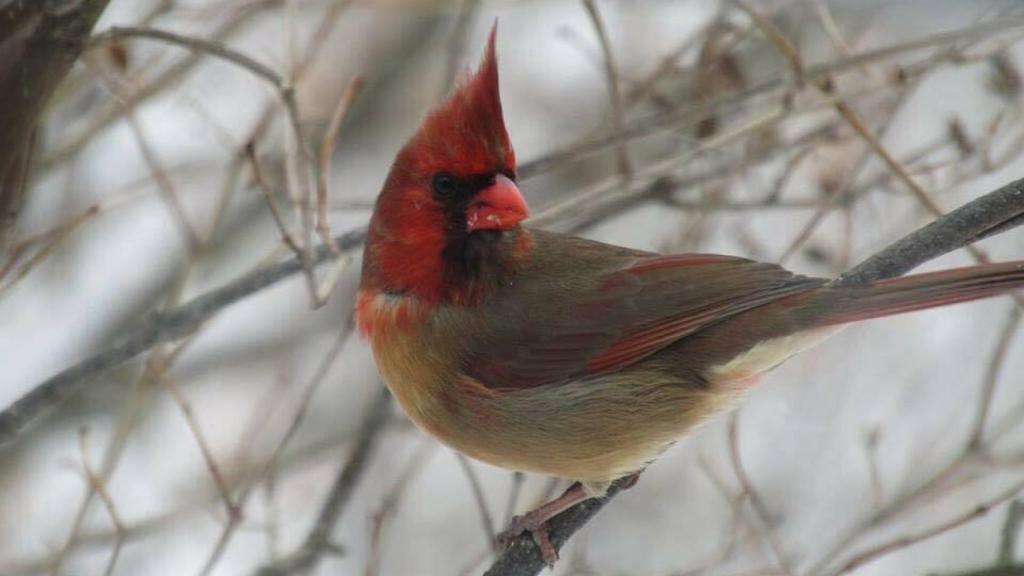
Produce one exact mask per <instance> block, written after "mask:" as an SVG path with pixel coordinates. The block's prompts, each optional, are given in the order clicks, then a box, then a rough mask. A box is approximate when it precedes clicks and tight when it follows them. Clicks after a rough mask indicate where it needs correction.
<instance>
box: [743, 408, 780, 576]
mask: <svg viewBox="0 0 1024 576" xmlns="http://www.w3.org/2000/svg"><path fill="white" fill-rule="evenodd" d="M739 420H740V419H739V412H738V411H734V412H733V413H732V414H731V415H730V416H729V461H730V462H731V463H732V468H733V473H735V474H736V479H737V480H739V482H740V486H741V487H742V488H743V492H744V493H746V495H747V498H748V499H749V500H750V507H751V508H752V509H753V510H754V515H755V517H756V518H757V521H758V524H759V529H760V531H761V532H762V534H763V535H764V537H765V539H766V540H767V541H768V547H769V549H770V550H771V551H772V555H773V556H775V563H776V565H777V566H778V567H779V570H781V571H782V573H783V574H787V575H788V576H792V575H793V569H792V568H791V567H790V566H789V560H788V559H787V558H786V552H785V550H784V549H783V548H782V542H780V541H779V538H778V534H777V533H776V531H775V529H774V527H773V526H772V522H771V520H770V519H769V518H770V514H769V512H768V508H767V506H765V504H764V501H763V500H761V496H760V495H759V494H758V493H757V490H755V489H754V484H753V482H751V481H750V477H749V476H748V475H747V471H746V469H745V468H743V459H742V458H741V457H740V439H739V437H740V433H739Z"/></svg>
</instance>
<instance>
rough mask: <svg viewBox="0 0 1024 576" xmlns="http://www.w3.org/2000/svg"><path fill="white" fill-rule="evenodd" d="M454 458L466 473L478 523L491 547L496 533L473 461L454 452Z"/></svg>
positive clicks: (496, 540) (495, 541) (495, 539)
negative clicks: (478, 514) (477, 514)
mask: <svg viewBox="0 0 1024 576" xmlns="http://www.w3.org/2000/svg"><path fill="white" fill-rule="evenodd" d="M455 459H456V460H457V461H458V462H459V465H460V466H461V467H462V471H463V472H465V474H466V480H467V481H468V482H469V488H470V490H471V491H472V492H473V499H474V500H475V501H476V507H477V510H478V511H479V512H480V524H481V525H482V526H483V530H484V536H486V537H487V544H488V545H489V546H491V548H492V549H493V548H494V546H495V545H496V544H497V542H498V539H497V534H496V533H495V532H494V520H493V519H492V518H491V509H490V507H489V506H487V499H486V498H485V497H484V488H483V486H482V485H481V484H480V478H479V477H477V475H476V471H475V470H473V463H472V462H470V461H469V458H466V457H465V456H463V455H462V454H460V453H458V452H456V453H455Z"/></svg>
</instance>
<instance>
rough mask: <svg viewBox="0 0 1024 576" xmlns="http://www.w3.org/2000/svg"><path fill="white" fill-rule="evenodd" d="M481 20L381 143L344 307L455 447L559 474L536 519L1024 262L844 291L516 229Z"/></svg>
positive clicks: (516, 206) (973, 294)
mask: <svg viewBox="0 0 1024 576" xmlns="http://www.w3.org/2000/svg"><path fill="white" fill-rule="evenodd" d="M496 33H497V24H496V23H495V26H494V28H492V30H491V34H490V37H489V39H488V42H487V46H486V49H485V53H484V56H483V60H482V62H481V64H480V65H479V67H478V68H477V70H476V71H475V73H467V75H466V76H465V77H464V78H462V80H461V81H460V82H459V83H458V84H457V85H456V86H455V87H454V88H453V90H452V91H451V93H450V94H449V95H448V97H447V98H446V99H445V100H444V101H443V102H442V103H441V104H440V105H439V106H437V107H436V108H435V109H434V110H432V111H431V112H429V113H428V114H427V115H426V117H425V119H424V120H423V122H422V124H421V125H420V127H419V129H418V130H417V131H416V132H415V133H414V134H413V135H412V137H411V138H410V139H409V140H408V141H407V142H406V143H405V145H404V146H403V147H402V148H401V150H400V151H399V152H398V154H397V156H396V157H395V160H394V162H393V164H392V165H391V168H390V171H389V173H388V175H387V177H386V179H385V182H384V184H383V187H382V189H381V192H380V194H379V195H378V197H377V200H376V203H375V205H374V210H373V214H372V216H371V219H370V224H369V228H368V236H367V241H366V244H365V247H364V252H363V261H362V277H361V280H360V285H359V289H358V293H357V297H356V304H355V314H356V323H357V326H358V329H359V332H360V333H361V334H362V335H363V336H364V337H365V339H367V340H368V341H369V344H370V347H371V348H372V351H373V356H374V360H375V362H376V365H377V367H378V370H379V372H380V375H381V377H382V380H383V382H384V383H385V384H386V385H387V387H388V388H389V389H390V391H391V393H392V395H393V397H394V398H395V399H396V400H397V402H398V404H399V405H400V406H401V408H402V409H403V410H404V412H405V413H406V414H407V415H408V417H409V418H410V419H411V420H412V421H413V422H414V423H415V424H416V425H418V426H419V427H420V428H421V429H422V430H424V431H425V432H426V433H428V434H430V435H432V436H433V437H435V438H437V439H438V440H440V441H441V442H442V443H444V444H446V445H448V446H449V447H451V448H453V449H454V450H457V451H458V452H461V453H463V454H465V455H467V456H469V457H472V458H475V459H478V460H481V461H484V462H487V463H490V464H493V465H495V466H499V467H503V468H508V469H512V470H517V471H526V472H535V473H541V474H546V475H551V476H555V477H560V478H565V479H569V480H573V481H575V482H574V484H573V485H572V487H570V488H569V489H568V490H567V491H566V492H565V494H563V495H562V496H560V497H559V498H556V499H555V500H553V501H551V502H549V503H547V504H544V505H542V506H541V507H539V508H537V509H536V510H533V511H530V512H528V513H526V514H523V515H521V516H517V517H516V519H515V520H514V521H513V523H512V526H510V528H509V530H508V531H507V532H506V535H515V534H518V533H522V532H523V531H529V532H531V533H533V536H534V539H535V541H536V542H537V544H538V545H539V546H540V548H541V551H542V554H543V555H544V558H545V560H547V561H548V562H549V563H551V562H553V561H554V558H556V557H557V556H556V553H555V550H554V548H553V546H551V543H550V540H549V539H548V538H547V533H546V531H545V525H546V522H547V520H549V519H550V518H552V517H553V516H555V515H557V514H558V513H559V512H561V511H563V510H565V509H567V508H569V507H571V506H572V505H574V504H576V503H578V502H580V501H582V500H585V499H587V498H590V497H597V496H601V495H603V494H604V493H605V491H606V490H607V489H608V487H609V486H610V485H611V483H612V482H614V481H616V480H618V479H628V483H631V482H635V479H636V477H637V475H638V474H639V473H640V472H641V471H642V470H644V468H645V467H646V466H647V465H648V464H650V463H651V462H652V461H653V460H655V459H656V458H657V457H658V456H659V454H661V453H662V452H663V451H664V450H665V449H666V448H668V447H669V446H671V445H672V444H673V443H674V442H676V441H677V440H678V439H679V438H681V437H683V436H685V435H686V434H687V433H688V432H690V431H691V430H692V429H693V428H694V427H695V426H697V425H699V424H701V423H702V422H705V421H707V420H708V419H709V418H711V417H712V416H714V415H715V414H718V413H721V412H723V411H725V410H728V409H729V408H731V407H733V406H734V405H735V404H736V403H737V402H738V400H739V399H741V398H742V397H743V394H744V393H745V392H746V391H747V390H749V389H750V388H751V387H752V386H753V385H754V384H756V383H757V381H758V380H759V379H760V378H761V377H762V376H763V375H764V374H765V373H767V372H769V371H770V370H772V369H773V368H775V367H776V366H778V365H779V364H781V363H783V362H784V361H786V360H787V359H788V358H790V357H791V356H793V355H794V354H797V353H799V352H802V351H804V350H806V349H808V348H811V347H812V346H814V345H815V344H817V343H819V342H821V341H823V340H824V339H826V338H828V337H829V336H831V335H832V334H834V333H835V332H836V331H837V330H839V329H840V328H841V327H842V326H843V325H845V324H848V323H851V322H857V321H861V320H867V319H871V318H878V317H882V316H889V315H893V314H899V313H903V312H910V311H914V310H921V309H925V308H932V307H936V306H944V305H947V304H954V303H958V302H965V301H969V300H975V299H979V298H986V297H991V296H996V295H1000V294H1004V293H1007V292H1010V291H1012V290H1015V289H1018V288H1020V287H1022V286H1024V261H1015V262H1006V263H998V264H983V265H977V266H971V267H965V268H958V269H950V270H943V271H940V272H931V273H923V274H915V275H910V276H904V277H899V278H894V279H887V280H882V281H877V282H872V283H867V284H860V285H852V284H851V285H843V284H837V283H830V281H829V280H828V279H825V278H814V277H808V276H803V275H799V274H795V273H792V272H790V271H788V270H786V269H784V268H782V267H780V266H778V265H776V264H772V263H765V262H757V261H754V260H749V259H745V258H741V257H737V256H727V255H719V254H657V253H652V252H646V251H641V250H634V249H630V248H625V247H620V246H614V245H610V244H605V243H600V242H597V241H593V240H588V239H583V238H579V237H574V236H570V235H566V234H560V233H556V232H550V231H545V230H540V229H532V228H530V227H528V226H527V225H524V221H525V220H526V219H527V217H528V215H529V210H528V207H527V204H526V201H525V199H524V197H523V195H522V193H521V192H520V190H519V187H518V185H517V183H516V156H515V152H514V150H513V147H512V145H511V141H510V138H509V135H508V132H507V130H506V127H505V122H504V118H503V114H502V105H501V98H500V94H499V82H498V65H497V60H496V54H495V38H496Z"/></svg>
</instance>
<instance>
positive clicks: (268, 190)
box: [245, 142, 337, 259]
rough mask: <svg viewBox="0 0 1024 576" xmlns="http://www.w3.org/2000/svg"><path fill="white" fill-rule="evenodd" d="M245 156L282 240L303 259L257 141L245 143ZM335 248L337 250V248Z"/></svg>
mask: <svg viewBox="0 0 1024 576" xmlns="http://www.w3.org/2000/svg"><path fill="white" fill-rule="evenodd" d="M245 156H246V158H247V159H248V160H249V165H250V166H251V167H252V177H253V179H254V180H256V185H257V186H258V187H259V189H260V190H261V191H262V192H263V200H264V201H266V203H267V208H269V209H270V215H271V217H273V219H274V224H275V225H276V226H277V230H278V232H280V233H281V241H283V242H284V244H285V246H287V247H288V249H289V250H291V251H292V253H293V254H295V256H296V257H297V258H300V259H301V258H302V257H303V255H302V248H301V247H299V245H298V244H297V243H296V242H295V238H294V237H293V236H292V234H291V232H289V231H288V225H287V224H285V222H284V216H282V215H281V208H280V207H279V206H278V205H277V200H275V199H274V190H273V188H272V187H271V186H270V182H268V181H267V178H266V176H265V175H264V174H263V168H261V167H260V161H259V158H257V156H256V145H255V143H253V142H249V143H248V144H246V145H245ZM334 250H335V252H337V249H336V248H335V249H334Z"/></svg>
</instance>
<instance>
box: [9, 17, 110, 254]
mask: <svg viewBox="0 0 1024 576" xmlns="http://www.w3.org/2000/svg"><path fill="white" fill-rule="evenodd" d="M109 1H110V0H71V1H67V2H41V1H39V0H11V1H9V2H6V3H3V4H2V5H0V135H2V137H3V142H4V146H3V147H2V148H0V251H2V250H4V249H6V248H7V245H8V243H9V242H10V239H11V237H12V231H13V228H14V223H15V221H16V220H17V217H18V213H19V212H20V211H21V206H22V204H23V203H24V200H25V190H26V187H27V186H26V184H27V181H28V170H29V164H30V161H31V157H32V151H33V150H32V149H33V147H34V143H35V130H36V125H37V123H38V120H39V116H40V114H41V113H42V111H43V109H44V108H45V107H46V103H47V102H48V101H49V99H50V96H51V95H52V94H53V91H54V89H56V88H57V85H59V84H60V83H61V81H62V80H63V79H64V77H65V76H66V75H67V73H68V72H69V71H70V70H71V66H72V65H73V64H74V63H75V60H77V59H78V56H79V54H81V53H82V49H83V48H84V46H85V43H86V41H87V40H88V39H89V34H90V33H91V31H92V27H93V26H94V25H95V24H96V20H97V19H99V16H100V14H101V13H102V12H103V9H104V8H106V7H107V3H108V2H109Z"/></svg>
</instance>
